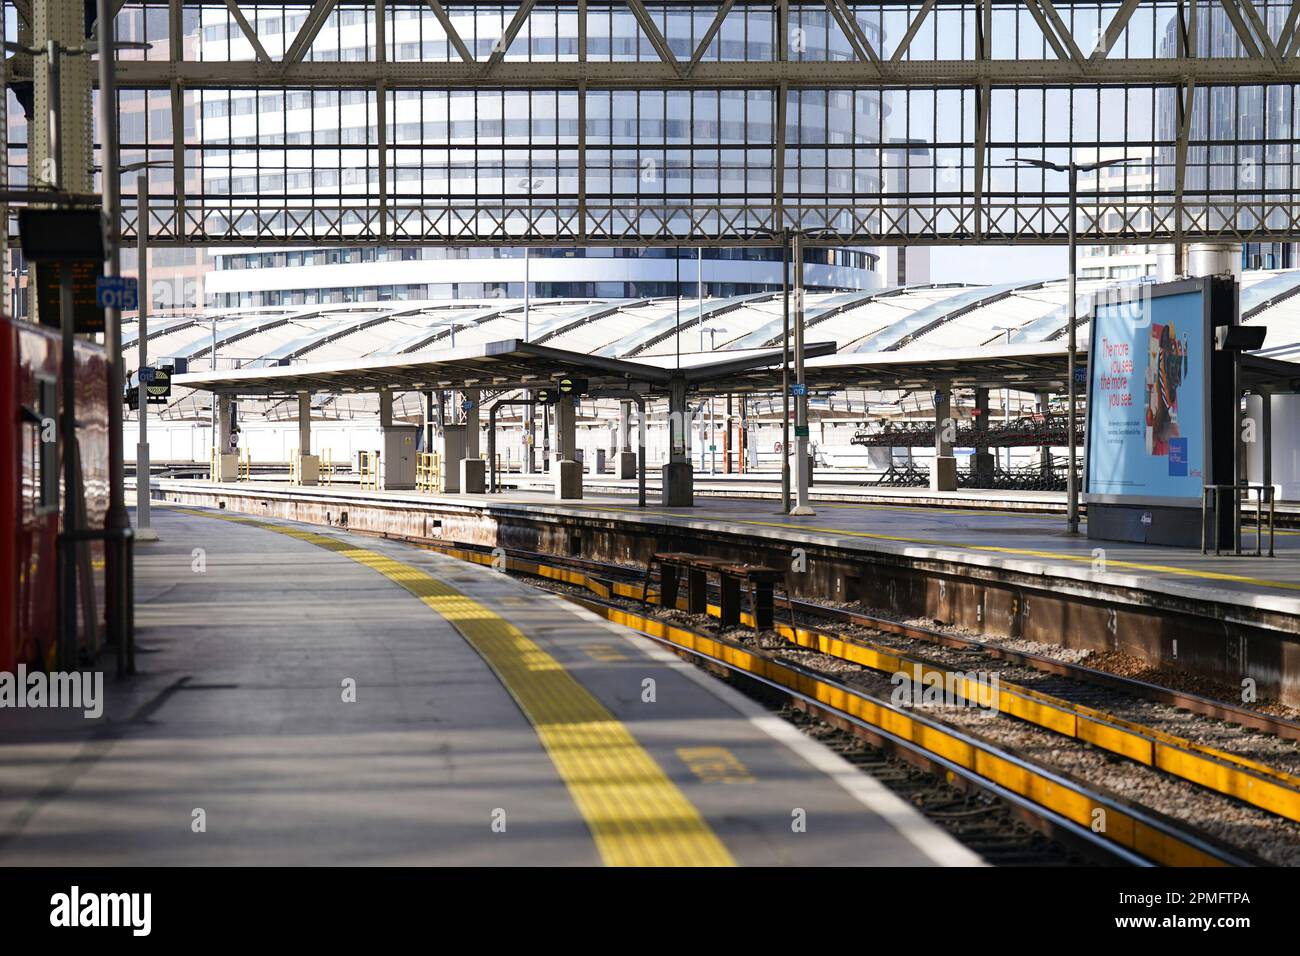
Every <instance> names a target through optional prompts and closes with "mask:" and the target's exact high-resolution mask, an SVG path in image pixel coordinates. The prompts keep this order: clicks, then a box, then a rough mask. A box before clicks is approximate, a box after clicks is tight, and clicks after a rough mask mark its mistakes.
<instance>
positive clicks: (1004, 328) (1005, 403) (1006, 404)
mask: <svg viewBox="0 0 1300 956" xmlns="http://www.w3.org/2000/svg"><path fill="white" fill-rule="evenodd" d="M993 331H995V332H1005V333H1007V345H1010V344H1011V333H1012V332H1015V331H1016V327H1015V326H1013V325H995V326H993ZM1010 421H1011V389H1010V388H1008V387H1006V386H1003V388H1002V423H1003V424H1004V425H1005V424H1007V423H1009V422H1010ZM995 477H996V476H995ZM1007 480H1008V481H1010V480H1011V446H1010V445H1008V446H1007ZM994 484H995V485H996V484H997V482H996V481H995V482H994Z"/></svg>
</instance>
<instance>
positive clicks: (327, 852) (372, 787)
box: [0, 507, 978, 866]
mask: <svg viewBox="0 0 1300 956" xmlns="http://www.w3.org/2000/svg"><path fill="white" fill-rule="evenodd" d="M153 523H154V526H155V527H156V528H157V530H158V532H159V535H160V540H159V541H158V542H155V543H152V544H149V545H147V546H142V547H141V548H140V549H139V550H138V552H137V570H136V592H137V598H136V599H137V621H138V638H137V644H138V656H137V659H138V663H139V669H140V673H139V674H138V675H137V676H136V677H134V678H131V679H129V680H126V681H122V682H117V681H114V680H113V679H112V678H111V677H109V678H108V679H107V680H106V690H105V701H106V703H105V708H104V713H103V715H102V716H101V717H100V718H98V719H85V718H83V717H82V715H81V713H80V712H76V713H70V712H68V711H62V710H61V711H51V710H27V711H13V712H11V714H10V715H8V716H9V717H11V718H13V719H8V720H6V722H5V723H4V724H3V725H2V726H0V779H3V780H4V786H3V788H0V864H3V865H8V866H12V865H23V864H29V863H32V864H34V863H39V864H43V865H48V864H64V865H83V864H91V865H96V864H123V863H130V864H133V865H154V864H160V865H170V864H182V863H185V864H192V863H204V864H209V865H224V864H301V865H315V864H340V863H348V864H399V865H403V864H448V865H451V864H456V865H480V864H481V865H495V864H508V865H531V864H538V865H541V864H546V865H557V864H560V865H564V864H572V865H596V864H601V863H605V864H610V865H679V864H680V865H690V864H699V865H714V866H724V865H730V864H741V865H783V864H789V865H815V864H831V865H853V864H862V865H886V864H889V865H935V864H954V865H968V864H974V863H977V862H978V860H977V858H975V857H974V856H973V855H972V854H970V853H969V852H968V851H967V850H965V849H963V848H962V847H960V846H959V845H958V844H956V843H955V842H954V841H953V840H951V838H949V837H948V836H947V835H946V834H945V833H943V832H942V831H940V830H938V829H937V828H935V827H934V826H933V825H931V824H930V823H928V822H927V821H926V820H925V819H924V818H923V817H921V816H920V815H919V814H917V813H916V812H915V811H914V810H913V809H912V808H911V807H910V806H909V805H907V804H906V803H904V802H903V801H902V800H900V799H899V798H897V797H895V796H894V795H893V794H891V793H890V792H889V791H888V790H885V789H884V788H883V787H882V786H881V785H879V784H878V783H876V782H875V781H874V780H873V779H872V778H869V777H867V776H866V775H864V774H861V773H860V772H858V771H857V770H855V769H853V768H852V767H851V766H850V765H849V764H848V763H846V762H844V761H843V760H842V759H841V758H839V757H838V756H836V755H834V754H832V753H831V752H830V751H829V750H827V749H825V748H824V747H823V746H822V745H820V744H818V743H815V742H812V741H811V740H809V739H808V738H806V737H804V736H803V735H801V734H799V733H798V731H796V730H794V729H793V728H791V727H789V725H787V724H785V723H784V722H782V721H780V720H779V719H777V718H775V717H771V716H768V715H767V713H766V712H765V711H764V710H762V709H761V708H760V707H758V706H757V705H756V704H754V703H753V702H751V701H749V700H748V699H747V698H744V697H743V696H741V695H740V694H738V693H737V692H735V691H734V690H732V689H731V688H729V687H727V686H726V685H724V684H722V683H721V682H719V681H716V680H714V679H713V678H711V677H709V676H707V675H705V674H703V673H702V672H701V671H699V670H697V669H695V668H693V667H691V666H690V665H687V664H685V663H683V662H681V661H680V660H678V659H677V658H676V657H673V656H672V655H670V654H668V653H667V652H665V651H663V650H661V649H659V648H658V647H657V646H656V645H654V644H653V643H652V642H649V641H648V640H646V639H644V638H641V637H638V636H635V635H634V633H633V632H631V631H628V630H626V629H622V628H619V627H617V626H615V625H612V624H609V623H607V622H605V621H603V620H601V619H599V618H597V617H596V616H595V615H592V614H590V613H588V612H586V611H584V610H582V609H580V608H576V607H574V606H572V605H571V604H569V603H568V602H565V601H564V600H562V599H561V598H559V597H556V596H552V595H547V594H543V593H539V592H537V591H535V590H533V589H530V588H528V587H527V586H526V585H523V584H521V583H518V582H516V581H514V580H511V579H510V578H507V577H506V576H505V575H503V574H499V573H497V572H494V571H492V570H490V569H488V568H482V567H477V566H473V565H468V564H465V563H463V562H458V561H455V560H454V559H451V558H447V557H443V556H440V555H437V554H434V553H430V552H428V551H424V550H420V549H416V548H413V547H411V546H409V545H404V544H400V543H397V542H391V541H381V540H377V539H376V538H374V537H368V536H360V535H356V534H349V533H345V532H342V531H338V530H333V529H331V530H329V531H321V530H319V529H315V528H312V527H310V526H307V525H301V524H294V523H288V522H282V521H274V520H267V519H264V518H255V517H250V516H247V515H240V514H235V513H233V512H232V511H231V510H226V511H218V510H210V511H207V510H202V509H197V508H190V507H158V508H156V509H155V510H154V511H153ZM796 819H802V820H804V821H806V826H805V827H803V828H799V827H795V826H792V822H793V821H795V820H796Z"/></svg>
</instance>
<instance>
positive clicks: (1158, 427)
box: [1087, 291, 1209, 503]
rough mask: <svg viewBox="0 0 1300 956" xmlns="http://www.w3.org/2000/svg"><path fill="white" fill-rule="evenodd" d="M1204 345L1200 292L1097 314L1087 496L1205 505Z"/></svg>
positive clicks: (1103, 307) (1150, 298)
mask: <svg viewBox="0 0 1300 956" xmlns="http://www.w3.org/2000/svg"><path fill="white" fill-rule="evenodd" d="M1208 338H1209V336H1208V334H1207V330H1206V318H1205V302H1204V296H1203V294H1202V293H1201V292H1200V291H1194V292H1182V293H1177V294H1174V295H1160V294H1158V293H1157V294H1155V295H1150V294H1147V295H1143V296H1141V297H1139V298H1136V299H1133V300H1131V301H1118V302H1105V303H1102V302H1099V303H1098V304H1097V308H1096V316H1095V318H1094V319H1093V323H1092V360H1091V361H1090V362H1089V364H1088V369H1089V385H1088V443H1087V452H1088V494H1089V495H1097V496H1112V497H1114V498H1116V499H1123V498H1132V499H1152V498H1162V499H1183V501H1184V502H1188V503H1199V502H1200V498H1201V486H1202V483H1203V481H1204V475H1205V468H1206V435H1207V432H1208V421H1207V414H1206V409H1207V403H1206V370H1207V362H1208V360H1209V358H1208V355H1207V345H1208ZM1117 503H1123V502H1122V501H1118V502H1117Z"/></svg>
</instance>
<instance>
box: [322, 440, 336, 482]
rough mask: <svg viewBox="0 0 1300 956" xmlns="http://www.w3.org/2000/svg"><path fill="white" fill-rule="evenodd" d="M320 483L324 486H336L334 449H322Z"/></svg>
mask: <svg viewBox="0 0 1300 956" xmlns="http://www.w3.org/2000/svg"><path fill="white" fill-rule="evenodd" d="M320 483H321V484H322V485H332V484H334V454H333V449H330V448H322V449H321V456H320Z"/></svg>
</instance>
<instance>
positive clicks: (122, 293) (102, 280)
mask: <svg viewBox="0 0 1300 956" xmlns="http://www.w3.org/2000/svg"><path fill="white" fill-rule="evenodd" d="M138 287H139V284H138V283H137V282H136V280H135V278H134V277H132V276H96V278H95V305H97V306H99V308H101V309H118V310H119V311H121V310H125V311H128V312H129V311H131V310H132V309H138V308H139V307H140V297H139V294H138V291H137V290H138Z"/></svg>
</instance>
